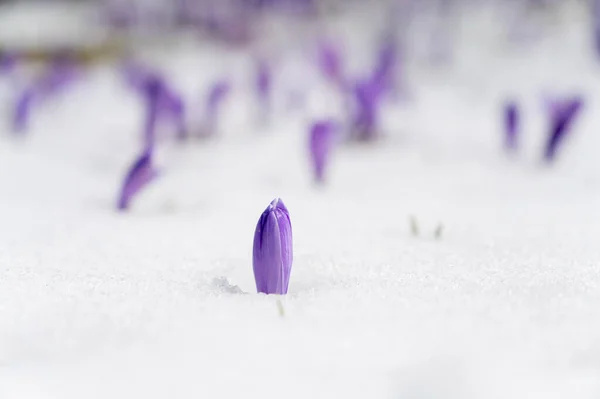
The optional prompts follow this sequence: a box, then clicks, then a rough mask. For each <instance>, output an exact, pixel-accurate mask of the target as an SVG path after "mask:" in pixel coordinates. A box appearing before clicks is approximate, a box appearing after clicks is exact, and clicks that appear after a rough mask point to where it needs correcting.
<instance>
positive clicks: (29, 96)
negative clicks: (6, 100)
mask: <svg viewBox="0 0 600 399" xmlns="http://www.w3.org/2000/svg"><path fill="white" fill-rule="evenodd" d="M33 93H34V92H33V89H32V88H27V89H25V90H23V92H22V93H21V95H20V96H19V97H18V99H17V101H16V103H15V108H14V111H13V120H12V122H13V125H12V126H13V132H15V133H20V132H23V131H25V130H26V129H27V124H28V122H29V110H30V109H31V103H32V100H33Z"/></svg>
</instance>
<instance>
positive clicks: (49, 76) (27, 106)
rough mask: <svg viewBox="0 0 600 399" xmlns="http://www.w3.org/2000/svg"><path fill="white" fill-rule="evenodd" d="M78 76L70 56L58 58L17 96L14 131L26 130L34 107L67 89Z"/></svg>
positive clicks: (14, 111) (76, 67)
mask: <svg viewBox="0 0 600 399" xmlns="http://www.w3.org/2000/svg"><path fill="white" fill-rule="evenodd" d="M78 74H79V68H78V66H77V65H76V64H75V62H74V61H73V60H72V59H70V57H68V55H60V56H57V57H56V58H55V59H54V60H53V61H52V62H51V63H50V65H48V67H47V68H46V69H45V70H44V71H43V72H42V73H41V74H40V76H38V77H37V78H36V79H35V80H34V81H33V82H31V83H30V84H29V85H28V86H27V87H25V88H24V89H23V91H22V92H21V93H20V95H19V96H17V99H16V101H15V104H14V110H13V130H14V131H15V132H22V131H24V130H26V128H27V125H28V123H29V119H30V116H31V108H32V106H33V105H34V104H35V103H39V102H41V101H44V100H47V99H48V98H51V97H52V96H54V95H56V94H58V93H60V92H61V91H63V90H64V89H66V88H67V87H68V86H69V85H70V84H71V83H72V82H74V81H75V80H76V79H77V77H78Z"/></svg>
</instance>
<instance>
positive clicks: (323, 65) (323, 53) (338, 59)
mask: <svg viewBox="0 0 600 399" xmlns="http://www.w3.org/2000/svg"><path fill="white" fill-rule="evenodd" d="M342 64H343V61H342V54H341V51H340V48H339V47H337V46H335V45H333V43H331V42H329V41H323V42H321V43H320V44H319V48H318V65H319V69H320V70H321V72H322V73H323V75H324V76H325V77H326V78H327V79H329V80H330V81H331V82H333V83H335V84H337V85H340V86H343V82H344V72H343V65H342Z"/></svg>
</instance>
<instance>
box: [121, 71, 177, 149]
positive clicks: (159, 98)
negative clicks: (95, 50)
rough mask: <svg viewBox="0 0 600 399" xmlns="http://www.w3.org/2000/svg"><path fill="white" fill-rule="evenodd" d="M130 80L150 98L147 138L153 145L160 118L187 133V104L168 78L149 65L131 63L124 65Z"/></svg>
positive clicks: (134, 87)
mask: <svg viewBox="0 0 600 399" xmlns="http://www.w3.org/2000/svg"><path fill="white" fill-rule="evenodd" d="M123 74H124V77H125V80H126V82H127V84H128V85H129V86H130V87H131V88H133V89H134V90H135V91H136V92H138V93H140V94H142V95H143V97H144V100H145V101H146V122H145V128H144V138H145V140H146V146H147V147H148V148H151V147H152V146H153V145H154V141H155V138H156V125H157V123H158V122H159V121H160V120H164V119H167V120H170V121H171V123H172V124H173V125H174V127H175V129H176V131H177V136H178V137H179V139H184V138H186V137H187V126H186V123H185V104H184V102H183V100H182V98H181V96H180V95H179V94H177V93H176V92H175V90H174V89H173V88H171V87H170V86H169V85H168V84H167V82H166V80H165V78H164V77H163V76H162V75H161V74H160V73H158V72H156V71H153V70H151V69H150V68H148V67H145V66H142V65H138V64H134V63H128V64H126V65H125V66H124V68H123Z"/></svg>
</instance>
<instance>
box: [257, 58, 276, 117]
mask: <svg viewBox="0 0 600 399" xmlns="http://www.w3.org/2000/svg"><path fill="white" fill-rule="evenodd" d="M271 86H272V79H271V68H270V66H269V64H268V63H267V61H266V60H264V59H259V60H258V61H257V63H256V94H257V95H258V98H259V100H260V101H261V102H262V104H263V106H264V107H265V108H268V106H269V102H270V97H271Z"/></svg>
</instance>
